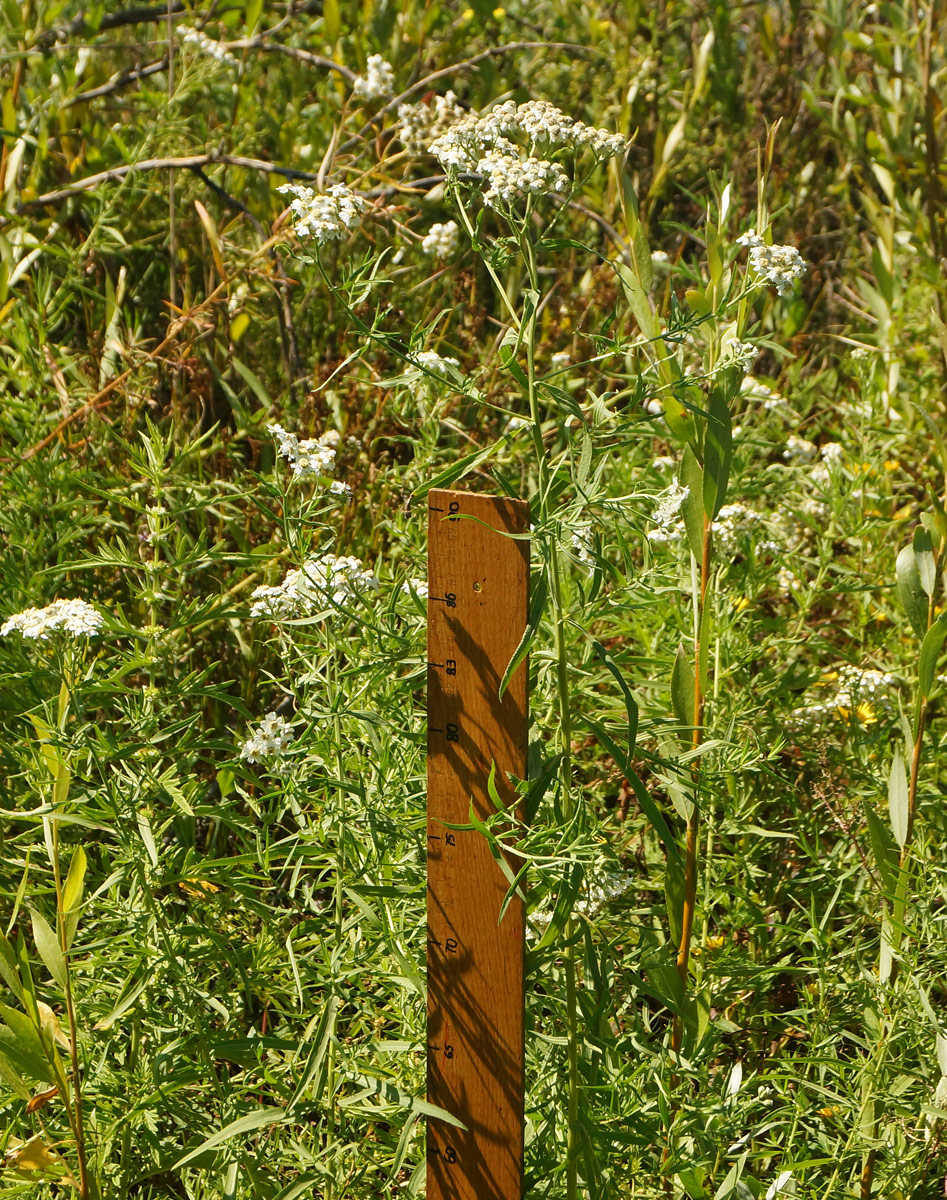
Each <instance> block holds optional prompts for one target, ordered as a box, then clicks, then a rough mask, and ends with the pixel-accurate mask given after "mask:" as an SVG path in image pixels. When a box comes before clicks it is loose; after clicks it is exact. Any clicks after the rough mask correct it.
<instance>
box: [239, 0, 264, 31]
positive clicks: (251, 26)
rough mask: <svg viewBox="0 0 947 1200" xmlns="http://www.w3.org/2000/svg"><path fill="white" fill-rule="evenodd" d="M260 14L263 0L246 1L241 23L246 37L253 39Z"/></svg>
mask: <svg viewBox="0 0 947 1200" xmlns="http://www.w3.org/2000/svg"><path fill="white" fill-rule="evenodd" d="M262 12H263V0H247V11H246V15H245V16H244V18H243V23H244V26H245V27H246V31H247V37H253V35H254V33H256V27H257V25H259V23H260V16H261V14H262Z"/></svg>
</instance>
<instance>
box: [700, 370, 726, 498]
mask: <svg viewBox="0 0 947 1200" xmlns="http://www.w3.org/2000/svg"><path fill="white" fill-rule="evenodd" d="M728 396H729V388H728V387H727V386H726V385H725V384H721V385H720V386H718V387H715V388H714V389H713V391H712V392H711V394H710V409H709V412H708V414H707V433H706V435H705V438H704V491H703V498H704V511H705V512H706V514H707V518H708V520H710V521H712V520H713V519H714V518H715V517H716V515H717V513H719V512H720V509H721V508H722V507H723V502H724V499H725V498H726V495H727V483H728V482H729V479H730V458H731V454H732V451H733V434H732V429H731V421H730V406H729V403H728Z"/></svg>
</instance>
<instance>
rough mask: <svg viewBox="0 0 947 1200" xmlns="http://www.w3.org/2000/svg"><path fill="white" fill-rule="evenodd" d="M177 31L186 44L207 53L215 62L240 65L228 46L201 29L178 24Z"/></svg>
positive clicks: (234, 65)
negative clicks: (216, 40)
mask: <svg viewBox="0 0 947 1200" xmlns="http://www.w3.org/2000/svg"><path fill="white" fill-rule="evenodd" d="M175 33H176V34H177V35H178V37H179V38H180V39H181V41H182V42H183V43H184V45H185V46H194V47H195V48H196V49H197V50H199V51H200V53H201V54H206V55H207V56H208V57H209V58H212V59H214V60H215V62H219V63H223V64H224V65H225V66H228V67H239V65H240V62H239V60H238V59H237V58H235V57H234V55H232V54H231V53H230V51H229V50H227V49H226V47H224V46H222V45H221V44H220V42H215V41H214V39H213V38H210V37H208V36H207V34H206V33H202V32H201V30H200V29H193V28H191V26H190V25H178V27H177V28H176V29H175Z"/></svg>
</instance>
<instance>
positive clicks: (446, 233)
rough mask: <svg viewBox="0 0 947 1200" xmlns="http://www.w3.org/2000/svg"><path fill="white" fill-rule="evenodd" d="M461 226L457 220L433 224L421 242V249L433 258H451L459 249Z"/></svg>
mask: <svg viewBox="0 0 947 1200" xmlns="http://www.w3.org/2000/svg"><path fill="white" fill-rule="evenodd" d="M459 235H460V228H459V226H458V224H457V222H456V221H446V222H444V223H440V222H439V223H438V224H436V225H432V226H431V228H430V230H429V231H428V233H427V235H426V236H425V238H424V239H423V241H422V242H421V250H422V251H423V252H424V253H425V254H429V255H430V256H431V257H432V258H449V257H450V256H451V255H452V254H453V253H454V251H455V250H456V249H457V241H458V238H459Z"/></svg>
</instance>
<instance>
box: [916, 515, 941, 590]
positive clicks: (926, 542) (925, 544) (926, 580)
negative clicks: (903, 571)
mask: <svg viewBox="0 0 947 1200" xmlns="http://www.w3.org/2000/svg"><path fill="white" fill-rule="evenodd" d="M912 549H913V550H914V559H915V561H916V563H917V574H918V578H919V579H920V582H921V587H922V588H923V589H924V595H925V596H927V597H928V598H930V597H931V596H933V594H934V587H935V586H936V584H937V563H936V561H935V559H934V543H933V542H932V541H931V535H930V534H929V533H928V531H927V530H926V529H925V528H924V527H923V526H922V525H919V526H918V527H917V529H915V530H914V539H913V543H912Z"/></svg>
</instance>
